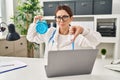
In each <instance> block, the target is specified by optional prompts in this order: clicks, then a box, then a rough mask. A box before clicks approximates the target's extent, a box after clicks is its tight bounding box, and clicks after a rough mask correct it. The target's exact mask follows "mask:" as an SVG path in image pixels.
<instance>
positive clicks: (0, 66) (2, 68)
mask: <svg viewBox="0 0 120 80" xmlns="http://www.w3.org/2000/svg"><path fill="white" fill-rule="evenodd" d="M26 66H27V64H26V63H24V62H21V61H18V60H16V61H10V62H0V74H1V73H4V72H8V71H12V70H16V69H20V68H23V67H26Z"/></svg>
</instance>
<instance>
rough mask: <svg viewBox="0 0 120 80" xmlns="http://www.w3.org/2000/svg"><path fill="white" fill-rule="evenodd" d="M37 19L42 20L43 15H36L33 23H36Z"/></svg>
mask: <svg viewBox="0 0 120 80" xmlns="http://www.w3.org/2000/svg"><path fill="white" fill-rule="evenodd" d="M37 20H42V16H40V15H37V16H35V17H34V20H33V23H36V22H37Z"/></svg>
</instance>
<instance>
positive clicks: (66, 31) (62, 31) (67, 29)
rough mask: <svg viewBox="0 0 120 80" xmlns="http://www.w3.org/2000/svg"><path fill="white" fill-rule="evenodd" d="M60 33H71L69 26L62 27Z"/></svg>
mask: <svg viewBox="0 0 120 80" xmlns="http://www.w3.org/2000/svg"><path fill="white" fill-rule="evenodd" d="M59 33H60V34H62V35H67V34H68V33H69V27H67V28H60V30H59Z"/></svg>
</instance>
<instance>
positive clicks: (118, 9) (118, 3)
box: [112, 0, 120, 14]
mask: <svg viewBox="0 0 120 80" xmlns="http://www.w3.org/2000/svg"><path fill="white" fill-rule="evenodd" d="M112 13H113V14H120V0H113V5H112Z"/></svg>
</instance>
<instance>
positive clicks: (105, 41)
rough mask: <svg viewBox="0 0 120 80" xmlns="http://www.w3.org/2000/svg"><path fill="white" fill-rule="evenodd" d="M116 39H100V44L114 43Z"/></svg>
mask: <svg viewBox="0 0 120 80" xmlns="http://www.w3.org/2000/svg"><path fill="white" fill-rule="evenodd" d="M116 40H117V39H116V37H102V40H101V42H102V43H116Z"/></svg>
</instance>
